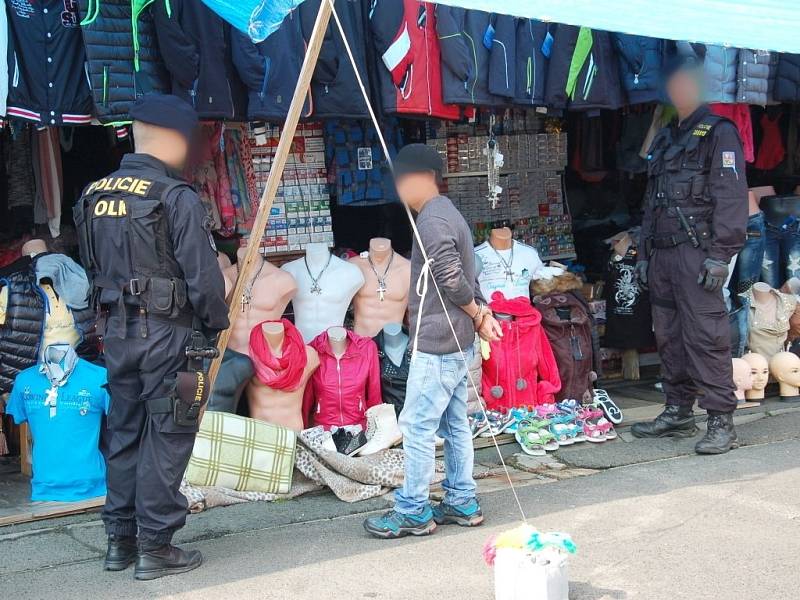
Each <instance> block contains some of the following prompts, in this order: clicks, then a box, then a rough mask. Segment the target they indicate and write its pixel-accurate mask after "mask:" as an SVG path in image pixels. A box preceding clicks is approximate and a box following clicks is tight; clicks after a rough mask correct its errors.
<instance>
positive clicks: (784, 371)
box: [769, 352, 800, 387]
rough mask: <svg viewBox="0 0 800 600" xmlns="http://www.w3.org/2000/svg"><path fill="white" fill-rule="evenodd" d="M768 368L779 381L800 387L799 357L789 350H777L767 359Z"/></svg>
mask: <svg viewBox="0 0 800 600" xmlns="http://www.w3.org/2000/svg"><path fill="white" fill-rule="evenodd" d="M769 370H770V372H771V373H772V376H773V377H774V378H775V379H777V380H778V381H779V382H780V383H786V384H788V385H792V386H794V387H800V357H799V356H797V355H796V354H792V353H791V352H778V353H777V354H776V355H774V356H773V357H772V358H771V359H769Z"/></svg>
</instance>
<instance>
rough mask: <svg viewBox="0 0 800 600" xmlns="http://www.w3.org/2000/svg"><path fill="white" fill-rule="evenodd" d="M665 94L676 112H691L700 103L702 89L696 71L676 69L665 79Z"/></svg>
mask: <svg viewBox="0 0 800 600" xmlns="http://www.w3.org/2000/svg"><path fill="white" fill-rule="evenodd" d="M667 95H668V96H669V99H670V101H671V102H672V105H673V106H674V107H675V109H676V110H677V111H678V113H683V114H687V113H691V112H693V111H694V110H695V109H696V108H697V107H698V106H700V104H702V102H703V101H702V89H701V83H700V79H699V78H698V76H697V73H695V72H693V71H689V70H682V71H678V72H677V73H675V74H673V75H672V77H670V78H669V79H668V80H667Z"/></svg>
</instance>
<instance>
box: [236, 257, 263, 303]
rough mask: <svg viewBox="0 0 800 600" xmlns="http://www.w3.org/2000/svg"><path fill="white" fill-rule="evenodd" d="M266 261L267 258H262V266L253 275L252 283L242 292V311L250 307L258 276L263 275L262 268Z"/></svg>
mask: <svg viewBox="0 0 800 600" xmlns="http://www.w3.org/2000/svg"><path fill="white" fill-rule="evenodd" d="M265 262H267V261H266V260H265V259H261V266H260V267H258V271H256V274H255V275H253V278H252V279H251V280H250V285H248V286H247V287H246V288H245V290H244V291H243V292H242V302H241V304H242V312H245V310H246V309H248V308H250V301H251V300H252V299H253V286H254V285H255V284H256V279H258V276H259V275H261V270H262V269H263V268H264V263H265Z"/></svg>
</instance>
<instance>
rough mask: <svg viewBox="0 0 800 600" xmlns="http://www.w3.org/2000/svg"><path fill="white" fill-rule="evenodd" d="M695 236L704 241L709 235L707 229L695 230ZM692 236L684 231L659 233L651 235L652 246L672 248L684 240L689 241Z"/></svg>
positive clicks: (683, 242)
mask: <svg viewBox="0 0 800 600" xmlns="http://www.w3.org/2000/svg"><path fill="white" fill-rule="evenodd" d="M697 237H698V238H699V239H700V242H701V243H702V242H704V241H705V240H707V239H708V238H709V237H710V235H709V233H708V232H707V231H704V232H700V231H698V232H697ZM691 241H692V238H691V237H690V236H689V234H688V233H686V232H685V231H679V232H678V233H673V234H672V235H661V236H655V237H653V241H652V244H653V248H659V249H662V248H674V247H675V246H680V245H681V244H685V243H686V242H691Z"/></svg>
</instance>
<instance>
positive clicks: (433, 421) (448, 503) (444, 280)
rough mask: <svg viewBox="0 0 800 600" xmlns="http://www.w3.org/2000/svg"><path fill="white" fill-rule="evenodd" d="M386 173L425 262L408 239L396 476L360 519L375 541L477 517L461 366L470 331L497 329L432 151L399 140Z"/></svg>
mask: <svg viewBox="0 0 800 600" xmlns="http://www.w3.org/2000/svg"><path fill="white" fill-rule="evenodd" d="M394 172H395V184H396V186H397V192H398V195H399V196H400V199H401V200H402V201H403V203H404V204H406V205H407V206H408V207H409V208H410V209H411V210H413V211H414V212H415V213H416V214H417V218H416V226H417V230H418V231H419V237H420V240H421V242H422V245H423V247H424V249H425V254H427V260H426V257H425V255H423V251H422V249H421V248H420V246H419V241H420V240H417V239H416V237H415V240H414V247H413V249H412V252H411V283H412V287H414V288H415V289H416V291H417V293H416V294H415V293H412V294H411V297H410V300H409V306H408V312H409V322H410V324H411V338H412V340H413V342H412V343H413V348H414V352H413V355H412V361H411V368H410V371H409V376H408V387H407V391H406V400H405V405H404V407H403V412H402V413H401V415H400V429H401V431H402V432H403V449H404V451H405V479H404V483H403V488H402V489H400V490H398V491H397V493H396V495H395V498H396V500H395V506H394V509H393V510H391V511H389V512H387V513H385V514H383V515H379V516H376V517H371V518H369V519H367V520H366V521H365V522H364V528H365V529H366V530H367V531H368V532H369V533H370V534H372V535H374V536H376V537H380V538H397V537H403V536H406V535H427V534H429V533H432V532H433V531H434V530H435V529H436V525H437V524H439V525H442V524H446V523H455V524H458V525H462V526H467V527H471V526H475V525H479V524H480V523H481V522H482V521H483V514H482V513H481V509H480V505H479V504H478V501H477V499H476V497H475V481H474V479H473V477H472V468H473V460H474V454H473V448H472V433H471V431H470V428H469V422H468V420H467V369H468V365H469V363H470V362H471V360H472V352H473V349H472V345H473V340H474V337H475V332H476V331H477V332H478V333H479V334H480V335H481V337H483V338H484V339H486V340H488V341H493V340H497V339H499V338H500V336H501V335H502V331H501V329H500V326H499V324H498V323H497V321H496V320H495V319H494V317H493V316H492V313H491V310H489V308H488V307H487V306H486V302H485V300H484V299H483V298H482V297H481V293H480V287H479V286H478V283H477V279H476V269H475V252H474V250H473V243H472V233H471V232H470V229H469V226H468V225H467V223H466V221H465V220H464V217H462V216H461V213H459V212H458V210H457V209H456V207H455V206H453V203H452V202H451V201H450V200H449V199H448V198H446V197H445V196H442V195H441V194H440V192H439V184H440V183H441V176H442V160H441V158H440V157H439V154H438V153H437V152H436V150H434V149H433V148H431V147H430V146H426V145H424V144H411V145H408V146H405V147H404V148H402V149H401V150H400V152H399V153H398V155H397V158H396V159H395V161H394ZM431 278H432V279H433V282H431V281H430V279H431ZM437 290H438V292H437ZM439 293H441V299H440V297H439ZM475 383H476V384H478V385H479V384H480V382H475ZM437 434H438V435H439V436H440V437H442V438H444V441H445V442H444V453H445V469H446V478H445V481H444V484H443V485H444V489H445V498H444V501H443V502H441V503H440V504H438V505H436V506H434V507H432V506H431V505H430V502H429V500H428V493H429V486H430V482H431V479H433V474H434V466H435V436H436V435H437Z"/></svg>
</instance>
